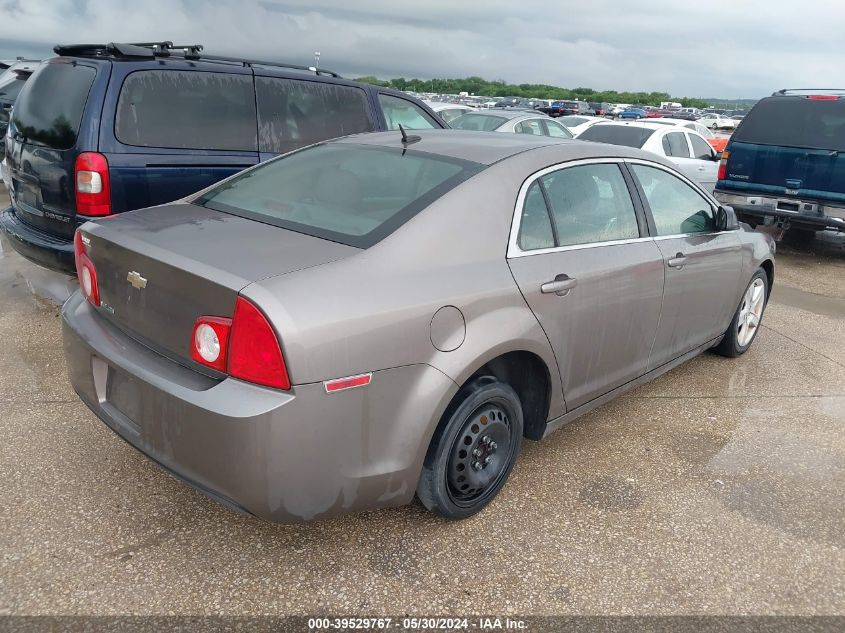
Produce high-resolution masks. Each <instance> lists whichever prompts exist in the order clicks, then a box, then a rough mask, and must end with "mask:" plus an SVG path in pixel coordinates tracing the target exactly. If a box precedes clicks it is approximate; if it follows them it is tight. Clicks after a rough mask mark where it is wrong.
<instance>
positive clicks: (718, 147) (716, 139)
mask: <svg viewBox="0 0 845 633" xmlns="http://www.w3.org/2000/svg"><path fill="white" fill-rule="evenodd" d="M649 123H657V124H659V125H675V126H679V127H685V128H687V129H690V130H694V131H695V132H698V133H699V134H700V135H701V136H702V137H703V138H704V139H706V140H707V142H708V143H710V147H712V148H713V149H714V150H715V151H716V153H717V154H721V153H722V152H723V151H724V149H725V146H726V145H727V144H728V137H727V136H716V135H715V134H713V132H711V131H710V129H709V128H706V127H704V126H703V125H702V124H701V123H700V122H698V121H685V120H683V119H674V118H668V117H666V118H662V119H650V120H649Z"/></svg>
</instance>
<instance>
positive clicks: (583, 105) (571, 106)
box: [538, 101, 594, 117]
mask: <svg viewBox="0 0 845 633" xmlns="http://www.w3.org/2000/svg"><path fill="white" fill-rule="evenodd" d="M538 109H539V110H540V111H542V112H545V113H546V114H548V115H549V116H553V117H558V116H564V115H566V114H579V115H586V116H592V115H593V114H594V112H593V110H591V109H590V106H589V104H588V103H587V102H586V101H554V102H552V105H551V106H549V107H548V108H543V107H541V108H538Z"/></svg>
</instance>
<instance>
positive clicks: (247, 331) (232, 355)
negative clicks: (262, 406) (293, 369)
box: [191, 297, 290, 390]
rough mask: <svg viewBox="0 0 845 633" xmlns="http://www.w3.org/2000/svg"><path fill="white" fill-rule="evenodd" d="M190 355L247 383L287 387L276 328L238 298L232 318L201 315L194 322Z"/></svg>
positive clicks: (255, 309)
mask: <svg viewBox="0 0 845 633" xmlns="http://www.w3.org/2000/svg"><path fill="white" fill-rule="evenodd" d="M191 358H192V359H194V360H195V361H197V362H198V363H200V364H202V365H205V366H206V367H211V368H213V369H216V370H218V371H221V372H224V373H227V374H229V375H230V376H232V377H233V378H238V379H240V380H245V381H247V382H252V383H256V384H259V385H264V386H266V387H274V388H276V389H285V390H287V389H290V378H289V377H288V371H287V366H286V365H285V359H284V356H283V355H282V348H281V345H279V339H278V337H277V336H276V333H275V331H274V330H273V328H272V326H271V325H270V323H269V321H267V317H265V316H264V315H263V314H262V313H261V311H260V310H259V309H258V308H256V307H255V306H254V305H253V304H252V303H251V302H250V301H248V300H247V299H244V298H243V297H238V298H237V301H236V302H235V314H234V316H233V317H232V318H231V319H227V318H223V317H213V316H202V317H200V318H199V319H197V321H196V323H195V324H194V331H193V333H192V336H191Z"/></svg>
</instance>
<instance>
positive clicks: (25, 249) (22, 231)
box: [0, 207, 76, 275]
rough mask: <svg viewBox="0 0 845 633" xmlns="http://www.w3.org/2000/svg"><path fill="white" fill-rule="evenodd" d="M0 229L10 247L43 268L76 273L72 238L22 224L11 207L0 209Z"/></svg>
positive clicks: (69, 273)
mask: <svg viewBox="0 0 845 633" xmlns="http://www.w3.org/2000/svg"><path fill="white" fill-rule="evenodd" d="M0 231H3V233H4V234H5V235H6V237H8V238H9V241H10V242H11V244H12V247H13V248H14V249H15V250H16V251H18V252H19V253H20V254H21V255H23V256H24V257H26V258H27V259H28V260H30V261H32V262H35V263H36V264H38V265H39V266H44V267H45V268H50V269H52V270H57V271H59V272H62V273H67V274H68V275H76V261H75V260H74V256H73V241H72V240H66V239H63V238H61V237H58V236H55V235H51V234H49V233H45V232H44V231H39V230H37V229H34V228H32V227H31V226H29V225H28V224H24V223H23V222H21V221H20V220H19V219H18V217H17V215H15V211H14V209H12V207H9V208H7V209H5V210H3V211H0Z"/></svg>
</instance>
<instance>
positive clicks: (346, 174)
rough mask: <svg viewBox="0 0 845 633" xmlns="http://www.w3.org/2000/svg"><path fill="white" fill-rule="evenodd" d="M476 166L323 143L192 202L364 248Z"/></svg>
mask: <svg viewBox="0 0 845 633" xmlns="http://www.w3.org/2000/svg"><path fill="white" fill-rule="evenodd" d="M481 169H483V166H482V165H479V164H477V163H472V162H468V161H462V160H457V159H453V158H448V157H444V156H437V155H434V154H426V153H423V152H415V151H413V150H403V149H402V148H401V147H397V148H395V149H394V148H386V147H371V146H365V145H352V144H346V143H343V144H337V143H330V144H325V145H317V146H314V147H310V148H306V149H304V150H300V151H298V152H294V153H292V154H288V155H286V156H282V157H280V158H278V159H274V160H271V161H269V162H267V163H264V164H263V165H261V166H259V167H257V168H255V169H253V170H250V171H247V172H245V173H244V174H242V175H241V176H237V177H235V178H234V179H232V180H229V181H227V182H226V183H224V184H222V185H220V186H219V187H217V188H215V189H213V190H211V191H209V192H207V193H206V194H204V195H203V196H201V197H200V198H198V199H197V200H195V201H194V202H195V204H200V205H203V206H205V207H208V208H210V209H216V210H218V211H223V212H225V213H231V214H233V215H238V216H241V217H246V218H250V219H253V220H258V221H259V222H266V223H267V224H272V225H274V226H279V227H282V228H285V229H290V230H292V231H298V232H300V233H306V234H308V235H313V236H315V237H320V238H324V239H328V240H332V241H334V242H340V243H342V244H347V245H349V246H356V247H358V248H368V247H370V246H372V245H373V244H375V243H376V242H378V241H379V240H381V239H383V238H384V237H386V236H387V235H389V234H390V233H392V232H393V231H395V230H396V229H397V228H399V227H400V226H402V225H403V224H404V223H405V222H407V221H408V220H409V219H410V218H411V217H413V216H414V215H415V214H416V213H418V212H419V211H421V210H422V209H424V208H425V207H427V206H428V205H430V204H431V203H432V202H434V201H435V200H436V199H437V198H439V197H440V196H442V195H443V194H445V193H446V192H447V191H449V190H450V189H452V188H453V187H455V186H456V185H458V184H459V183H461V182H463V181H464V180H466V179H467V178H469V177H471V176H473V175H474V174H477V173H478V172H479V171H481Z"/></svg>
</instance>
